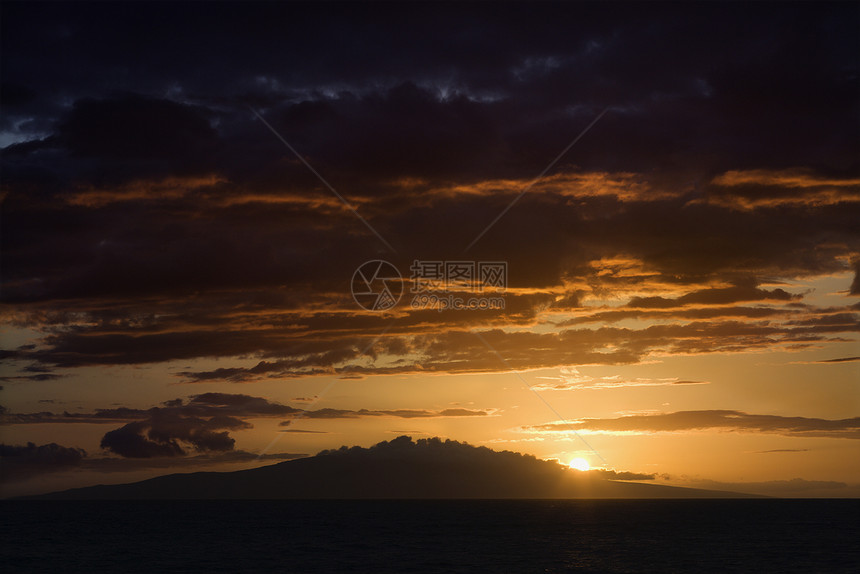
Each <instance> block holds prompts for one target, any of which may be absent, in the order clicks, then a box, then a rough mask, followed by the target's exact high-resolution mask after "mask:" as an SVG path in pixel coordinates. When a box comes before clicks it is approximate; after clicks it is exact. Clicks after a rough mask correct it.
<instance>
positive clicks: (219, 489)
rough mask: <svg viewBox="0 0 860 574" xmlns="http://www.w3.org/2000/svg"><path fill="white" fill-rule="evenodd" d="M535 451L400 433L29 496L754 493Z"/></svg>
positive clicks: (724, 495)
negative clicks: (643, 478) (590, 465)
mask: <svg viewBox="0 0 860 574" xmlns="http://www.w3.org/2000/svg"><path fill="white" fill-rule="evenodd" d="M607 476H610V477H625V476H637V475H633V474H632V473H615V472H613V471H600V470H597V471H594V470H592V471H578V470H573V469H570V468H567V467H565V466H562V465H561V464H559V463H558V462H555V461H546V460H540V459H538V458H536V457H534V456H531V455H526V454H521V453H516V452H510V451H494V450H491V449H489V448H486V447H476V446H472V445H470V444H467V443H461V442H457V441H453V440H442V439H439V438H429V439H420V440H418V441H413V440H412V438H411V437H409V436H400V437H398V438H396V439H393V440H391V441H384V442H380V443H378V444H376V445H374V446H371V447H370V448H362V447H358V446H354V447H346V446H344V447H341V448H339V449H336V450H325V451H322V452H320V453H319V454H317V455H316V456H312V457H306V458H300V459H295V460H289V461H286V462H281V463H278V464H273V465H269V466H263V467H258V468H253V469H249V470H240V471H233V472H194V473H187V474H171V475H166V476H161V477H157V478H152V479H149V480H144V481H140V482H135V483H129V484H117V485H98V486H91V487H86V488H76V489H72V490H66V491H62V492H55V493H50V494H43V495H38V496H30V497H26V498H29V499H51V500H59V499H67V500H72V499H80V500H141V499H153V500H166V499H171V500H177V499H179V500H181V499H198V500H199V499H233V500H240V499H257V500H261V499H262V500H267V499H589V498H741V497H743V498H746V497H754V496H753V495H748V494H740V493H733V492H724V491H712V490H700V489H693V488H680V487H672V486H664V485H656V484H643V483H641V482H625V481H623V480H617V479H616V480H613V479H609V478H606V477H607Z"/></svg>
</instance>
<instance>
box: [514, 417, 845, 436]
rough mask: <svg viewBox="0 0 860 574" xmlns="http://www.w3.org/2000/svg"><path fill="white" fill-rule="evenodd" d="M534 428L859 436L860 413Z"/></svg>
mask: <svg viewBox="0 0 860 574" xmlns="http://www.w3.org/2000/svg"><path fill="white" fill-rule="evenodd" d="M528 429H529V430H534V431H566V430H567V431H569V430H589V431H599V432H609V433H612V432H649V433H650V432H680V431H690V430H727V431H736V432H758V433H767V434H780V435H786V436H794V437H825V438H848V439H860V417H855V418H852V419H841V420H829V419H817V418H807V417H785V416H779V415H757V414H749V413H744V412H741V411H728V410H710V411H679V412H675V413H664V414H644V415H628V416H623V417H619V418H615V419H582V420H580V421H575V422H572V423H570V424H569V425H568V424H565V423H551V424H546V425H538V426H534V427H528Z"/></svg>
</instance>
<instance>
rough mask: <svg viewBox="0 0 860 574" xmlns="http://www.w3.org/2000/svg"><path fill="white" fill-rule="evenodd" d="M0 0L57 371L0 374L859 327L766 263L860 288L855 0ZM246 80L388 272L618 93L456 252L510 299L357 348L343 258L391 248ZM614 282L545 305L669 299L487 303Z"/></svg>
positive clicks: (377, 358) (317, 365) (355, 366)
mask: <svg viewBox="0 0 860 574" xmlns="http://www.w3.org/2000/svg"><path fill="white" fill-rule="evenodd" d="M3 10H4V18H3V19H2V24H0V25H2V32H3V33H2V35H0V36H2V40H0V41H2V47H3V54H4V65H3V71H2V85H3V88H2V97H3V105H4V112H5V113H4V118H3V119H2V121H0V136H2V138H3V139H2V141H3V145H6V144H7V142H8V143H9V144H11V145H7V147H5V148H4V149H3V170H4V189H3V202H4V204H3V210H2V223H3V225H2V230H0V234H2V236H0V240H2V245H3V258H2V262H0V264H2V271H3V284H2V297H3V301H4V306H3V309H2V310H0V313H2V317H3V321H4V323H9V324H12V325H14V326H18V327H30V328H35V329H40V330H42V331H43V332H44V338H43V339H42V340H41V341H40V344H39V346H38V347H35V348H22V349H16V350H10V351H9V352H7V353H6V357H7V358H9V359H13V360H15V366H17V367H19V369H25V370H26V369H28V368H34V367H35V368H41V369H44V370H43V371H40V372H36V373H30V372H26V371H20V372H16V373H14V374H10V375H8V376H6V377H5V378H6V379H10V380H20V379H21V378H22V377H28V378H31V379H36V380H45V379H48V378H51V377H55V376H58V375H59V374H60V373H55V372H54V371H55V370H60V369H63V368H71V367H77V366H84V365H118V364H129V365H133V364H142V363H157V362H163V361H171V360H178V359H182V360H191V359H194V358H199V357H233V356H250V357H255V358H258V359H259V362H258V363H257V364H256V365H255V366H253V367H238V366H232V365H228V366H225V367H222V368H219V369H216V370H212V371H201V370H199V369H196V368H194V367H191V368H190V369H186V370H185V372H184V373H183V374H182V376H183V377H185V379H186V380H190V381H198V382H202V381H213V380H226V381H233V382H246V381H253V380H258V379H265V378H277V377H284V378H286V377H293V376H304V375H314V374H337V375H340V376H345V377H353V378H354V377H361V376H363V375H366V374H370V373H402V372H418V371H424V372H444V371H484V370H486V371H492V370H498V369H501V368H505V366H504V365H501V364H499V361H498V359H497V358H496V357H494V356H491V355H490V354H488V353H487V351H486V349H485V348H483V346H482V345H481V343H480V341H478V340H477V339H476V338H475V337H474V336H472V335H471V334H469V333H466V332H464V329H465V327H467V326H470V325H481V326H482V331H485V332H486V333H487V335H486V336H487V337H489V338H492V339H493V344H494V345H499V346H500V347H501V348H502V349H504V352H502V355H503V356H505V357H506V358H507V359H508V361H509V363H510V364H511V365H512V366H514V367H516V368H533V367H538V366H558V365H565V364H583V363H629V362H635V361H638V360H641V359H643V358H644V357H645V356H646V355H647V354H648V353H650V352H654V351H656V350H659V351H668V352H677V353H693V352H710V351H741V350H750V349H756V348H759V349H760V348H766V347H770V346H772V345H774V344H780V345H795V346H802V345H809V344H812V343H816V342H821V341H826V340H828V339H832V340H840V335H839V334H840V333H850V332H854V331H856V328H857V322H856V319H854V318H852V316H853V312H854V311H855V310H856V309H845V310H844V313H843V314H842V316H840V317H838V318H836V316H837V315H838V313H836V312H832V311H821V310H816V309H814V308H809V307H790V305H791V304H793V303H799V302H801V300H802V297H801V295H799V294H794V293H789V292H788V291H787V290H785V289H783V288H780V287H775V288H774V287H770V286H769V285H772V284H773V283H772V281H773V280H774V279H790V278H797V277H810V276H816V275H820V274H826V273H836V272H844V271H846V270H849V269H852V270H853V271H854V273H855V279H854V282H853V283H852V285H851V287H850V292H851V294H854V295H856V294H857V293H858V285H857V274H858V273H860V268H858V263H857V261H858V259H857V254H858V253H860V238H858V234H857V228H856V221H857V220H858V219H860V212H858V205H860V201H858V198H860V192H858V182H860V172H858V166H857V162H856V157H857V151H858V142H857V138H856V135H857V130H858V126H857V123H856V118H857V112H858V105H860V104H858V101H860V97H858V96H860V88H858V67H860V66H858V61H857V57H856V54H857V53H860V46H858V41H860V40H858V38H857V35H856V34H855V33H854V30H853V27H852V25H851V23H852V22H855V21H856V17H857V10H858V9H857V7H856V6H854V5H851V4H816V5H812V4H810V5H805V4H791V5H781V6H780V9H779V10H774V9H772V8H771V7H769V6H764V5H762V6H758V5H755V6H751V7H744V8H743V10H741V9H740V8H739V7H733V8H730V9H726V8H725V7H717V6H710V5H702V4H697V5H693V6H683V7H681V6H677V5H671V6H670V5H665V6H664V5H648V6H643V5H638V4H633V5H619V4H613V5H610V6H597V5H576V4H569V5H568V4H564V5H563V4H549V3H547V4H538V5H536V6H533V5H529V6H526V5H502V6H498V7H494V9H493V14H492V15H489V14H488V13H487V11H486V7H485V6H483V5H472V4H458V5H456V6H455V5H438V4H418V5H402V6H401V5H389V4H384V5H382V4H380V5H370V6H367V5H364V6H358V5H332V4H327V5H325V6H322V7H320V6H314V5H310V4H296V3H288V4H285V5H277V4H255V5H249V6H243V7H242V8H241V10H240V9H239V8H238V7H237V6H230V5H220V4H219V5H212V6H209V7H208V8H207V10H206V11H203V12H201V11H200V10H197V9H194V8H193V7H191V6H190V5H189V6H186V5H177V6H171V7H170V8H169V9H168V8H167V7H166V6H164V5H160V4H155V5H141V6H135V8H134V10H131V9H129V8H128V7H127V6H123V5H119V6H113V5H104V6H103V5H99V6H97V7H95V6H89V5H77V6H75V7H74V8H73V7H71V6H66V5H42V6H39V7H37V8H33V7H29V6H27V5H25V4H12V5H8V6H4V9H3ZM239 13H241V17H239ZM369 38H372V39H373V41H368V39H369ZM726 38H731V41H730V42H727V40H726ZM249 106H252V107H253V108H254V109H256V110H258V111H259V112H260V113H261V114H262V115H263V117H265V118H266V119H267V121H269V122H270V123H271V124H272V125H273V126H274V127H275V128H276V129H277V130H278V131H279V132H280V133H281V134H283V136H284V137H285V138H286V139H287V141H289V142H290V143H291V145H293V146H294V147H295V148H296V149H297V150H298V152H299V153H300V154H302V157H304V158H305V159H307V161H309V162H310V163H311V164H312V165H313V166H314V168H315V169H317V170H318V171H319V172H320V173H321V174H323V175H324V177H325V178H326V179H327V180H328V181H329V182H330V183H332V184H333V185H334V186H335V188H336V189H337V190H338V191H339V192H342V193H343V195H345V196H346V197H347V198H348V199H349V201H350V202H352V203H354V204H355V206H356V207H357V209H358V211H359V212H360V213H361V214H362V215H363V216H364V217H365V218H366V219H367V220H368V221H369V222H370V223H371V224H372V225H373V227H374V228H376V229H377V230H378V231H379V232H380V233H381V234H382V235H383V236H384V237H385V238H386V240H387V241H389V242H391V243H392V244H393V245H395V246H396V248H397V249H398V252H399V253H398V254H397V255H392V254H387V253H386V254H385V255H384V256H385V257H389V258H390V259H392V262H393V263H395V264H396V265H397V266H398V268H399V269H401V271H403V270H406V269H408V268H409V265H410V263H411V262H412V260H413V259H415V258H421V259H454V258H461V257H462V256H463V254H462V250H463V248H464V247H465V246H466V245H468V244H469V242H470V241H471V240H472V239H474V238H475V236H476V235H477V234H478V233H479V232H480V231H481V230H482V229H483V228H484V227H485V226H486V225H487V224H489V223H490V222H491V221H492V220H493V218H494V217H495V216H496V215H497V214H498V213H500V212H501V211H502V210H503V209H504V208H505V206H507V205H508V204H509V203H510V202H511V201H512V200H513V198H514V197H516V196H517V194H518V193H519V192H520V191H521V190H522V189H524V188H525V187H526V186H527V185H529V183H530V181H531V179H532V178H533V177H534V176H535V175H537V174H538V173H540V171H541V170H542V169H543V168H544V167H546V165H547V164H548V163H549V161H550V160H551V159H552V158H553V157H555V156H556V155H557V154H558V153H559V151H560V150H562V149H563V148H564V147H565V146H566V145H567V144H568V143H570V141H571V140H572V139H573V138H574V137H575V136H576V135H577V134H578V133H579V132H580V131H581V130H582V129H583V128H584V127H585V126H586V125H588V123H589V122H590V121H592V120H593V119H594V118H595V117H596V116H597V114H598V113H600V111H602V110H604V109H608V111H607V113H606V115H605V116H604V117H603V118H602V119H601V121H600V122H599V123H598V124H596V125H595V127H594V128H593V129H592V130H591V131H590V132H589V133H588V134H587V136H586V137H585V138H584V139H583V140H582V141H581V142H580V143H578V144H577V146H575V147H574V148H573V150H572V151H571V153H570V154H568V155H567V156H565V157H564V158H563V159H562V160H561V161H560V163H559V164H558V165H557V166H556V168H555V169H554V170H553V171H552V172H551V173H549V174H547V175H548V177H547V179H546V180H545V181H543V182H541V183H540V184H538V185H536V186H535V187H534V188H533V189H531V190H530V192H529V193H528V194H527V195H526V196H524V197H523V199H522V200H521V201H519V202H518V204H517V206H516V208H515V209H514V210H512V211H511V212H510V213H508V214H506V216H505V217H504V218H503V219H502V220H500V221H499V223H498V224H497V225H495V226H494V227H493V229H491V230H490V231H489V232H488V234H487V235H486V236H485V237H484V238H482V240H481V241H480V242H479V243H478V244H477V245H476V246H475V248H474V249H473V250H472V251H471V252H470V253H469V257H474V258H475V259H478V260H505V261H508V263H509V268H510V282H509V286H510V287H511V289H510V291H511V292H510V293H508V294H507V295H506V303H507V305H506V309H505V310H504V312H495V313H492V312H487V313H456V312H444V313H437V312H435V311H431V312H428V311H412V310H408V309H406V308H401V309H400V310H399V316H398V317H397V321H395V324H394V326H393V327H391V330H390V331H388V332H387V335H386V336H385V337H383V338H381V339H380V340H379V341H377V343H375V344H373V345H371V346H370V348H369V349H368V350H367V351H366V353H365V354H362V350H363V349H365V348H367V347H368V345H370V343H371V342H372V341H373V337H375V336H376V335H375V333H379V332H382V330H383V329H385V328H386V325H387V324H388V323H389V321H388V319H387V318H385V319H383V318H382V317H371V316H368V315H365V314H358V313H357V312H356V311H357V310H356V308H355V306H354V305H353V302H352V300H351V297H350V296H349V291H348V285H349V278H350V276H351V274H352V272H353V270H354V269H355V268H356V267H357V266H358V265H359V264H360V263H362V262H364V261H366V260H368V259H371V258H376V257H379V256H382V252H381V248H382V245H381V244H380V243H379V242H378V240H377V239H376V238H374V237H373V236H372V235H370V234H369V233H367V230H366V229H365V228H364V227H363V226H362V224H361V222H359V221H358V220H357V219H356V218H355V217H354V215H353V214H352V213H351V212H349V210H347V209H346V208H345V207H344V206H343V205H341V204H340V202H339V201H338V200H337V199H336V198H334V197H333V196H332V195H331V194H330V193H329V191H328V190H327V189H325V188H324V187H323V186H322V185H321V183H320V182H319V181H318V180H317V179H316V178H315V177H314V176H313V174H311V173H309V172H308V170H307V169H306V168H305V166H304V165H302V164H301V162H300V161H299V160H298V159H297V158H295V157H294V156H293V155H292V154H291V153H290V152H289V150H287V149H286V148H285V147H284V146H283V145H282V143H281V142H280V141H278V140H277V138H275V137H274V136H273V135H272V134H271V133H270V132H268V131H267V129H266V128H265V126H264V125H263V124H262V122H260V121H259V120H258V119H256V117H255V116H254V114H253V113H252V111H251V110H250V109H249ZM619 259H625V260H628V261H632V262H634V263H635V264H636V265H637V266H638V268H639V270H638V271H637V273H636V274H631V273H630V272H629V270H628V269H619V270H617V272H616V270H615V269H613V267H612V265H613V264H612V263H609V262H610V261H613V260H619ZM849 261H853V263H852V264H851V265H853V267H850V268H849V267H847V265H848V262H849ZM670 287H671V288H670ZM517 290H520V291H517ZM655 293H660V294H659V295H655ZM613 294H620V296H623V297H625V298H626V299H627V300H628V301H627V304H626V305H625V306H623V307H621V308H620V309H614V310H595V312H594V313H592V314H591V315H586V314H583V313H581V312H580V313H577V315H576V316H575V317H574V318H573V319H569V318H568V319H567V321H568V322H561V324H560V327H562V328H564V327H567V326H571V325H574V324H580V323H588V322H591V323H593V322H597V321H607V322H609V321H619V320H621V319H624V318H644V319H648V318H660V319H671V320H672V321H676V324H674V325H666V326H655V327H654V328H648V329H641V330H638V331H637V330H630V329H609V328H603V329H597V330H593V331H592V330H585V329H573V330H563V331H561V332H559V333H554V334H540V335H538V334H535V333H508V334H500V333H496V331H495V330H493V329H495V328H497V327H498V328H500V327H502V326H505V325H510V324H515V325H519V326H522V327H530V326H534V325H535V324H537V322H538V321H539V318H540V315H541V313H543V312H548V311H553V312H560V311H571V310H577V309H580V308H581V306H582V302H583V300H585V299H587V298H588V297H589V296H592V297H598V298H600V297H605V296H612V295H613ZM750 303H755V304H758V305H760V306H756V307H753V306H750V305H749V304H750ZM741 304H746V305H741ZM763 305H767V307H765V306H763ZM531 335H534V336H531ZM607 349H615V350H614V351H613V352H607ZM500 352H501V351H500ZM368 357H369V359H372V360H368ZM386 361H387V362H386ZM28 365H29V366H28ZM209 407H217V408H218V409H220V410H222V411H227V410H229V407H230V405H209ZM209 407H207V408H209ZM184 408H185V409H186V411H185V416H200V415H199V414H197V415H195V414H194V409H197V410H198V411H200V410H201V409H203V405H192V404H190V403H189V404H188V405H185V406H184ZM287 408H289V407H287ZM203 410H205V409H203ZM240 410H241V409H240ZM227 416H239V417H241V416H248V415H246V414H242V413H240V412H237V413H235V414H233V415H227ZM133 434H137V436H138V437H142V436H143V435H141V434H140V433H138V432H137V430H135V431H134V433H133ZM129 436H130V435H129ZM130 438H131V440H136V439H133V437H130ZM142 440H149V439H145V438H143V439H142ZM150 442H153V441H150ZM155 442H156V443H157V445H156V446H157V448H170V443H169V441H167V442H161V443H158V441H155ZM143 444H144V446H143V447H141V448H142V449H144V450H145V449H146V448H148V447H147V446H146V443H143ZM158 445H160V446H158ZM165 445H167V446H165Z"/></svg>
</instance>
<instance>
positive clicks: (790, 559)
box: [0, 499, 860, 573]
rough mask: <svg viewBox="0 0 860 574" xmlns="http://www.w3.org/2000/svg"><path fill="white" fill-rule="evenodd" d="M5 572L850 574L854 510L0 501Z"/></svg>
mask: <svg viewBox="0 0 860 574" xmlns="http://www.w3.org/2000/svg"><path fill="white" fill-rule="evenodd" d="M0 509H2V532H0V535H2V542H0V544H2V556H0V560H2V561H0V564H2V565H3V569H4V571H6V572H374V573H376V572H822V573H830V572H860V500H773V499H764V500H648V501H644V500H596V501H581V500H580V501H535V500H531V501H530V500H525V501H523V500H516V501H514V500H508V501H474V500H469V501H330V500H327V501H284V500H278V501H187V502H186V501H182V502H175V501H169V502H168V501H157V502H118V501H99V502H83V501H62V502H54V501H51V502H48V501H2V502H0Z"/></svg>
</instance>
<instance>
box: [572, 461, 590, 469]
mask: <svg viewBox="0 0 860 574" xmlns="http://www.w3.org/2000/svg"><path fill="white" fill-rule="evenodd" d="M570 468H572V469H574V470H588V469H589V468H591V466H590V465H589V464H588V461H587V460H585V459H584V458H575V459H573V460H572V461H570Z"/></svg>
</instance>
